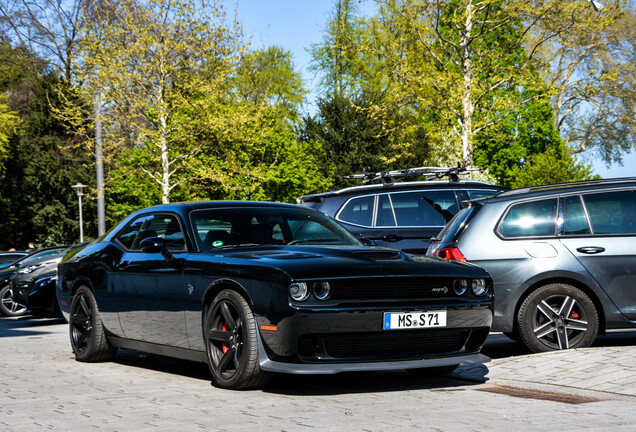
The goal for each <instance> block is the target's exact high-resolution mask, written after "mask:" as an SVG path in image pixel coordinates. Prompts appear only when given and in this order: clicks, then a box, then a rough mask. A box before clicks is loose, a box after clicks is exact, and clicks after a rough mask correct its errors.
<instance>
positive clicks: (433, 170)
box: [343, 164, 480, 185]
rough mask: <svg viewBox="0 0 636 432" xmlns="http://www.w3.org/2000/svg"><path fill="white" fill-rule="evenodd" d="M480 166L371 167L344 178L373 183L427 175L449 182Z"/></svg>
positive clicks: (388, 182) (391, 182)
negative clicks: (445, 178)
mask: <svg viewBox="0 0 636 432" xmlns="http://www.w3.org/2000/svg"><path fill="white" fill-rule="evenodd" d="M479 170H480V168H466V167H463V166H461V165H460V164H457V166H456V167H448V168H443V167H419V168H407V169H403V170H394V171H380V172H375V171H371V168H366V169H364V170H363V172H362V174H352V175H347V176H344V177H343V178H346V179H362V184H365V185H366V184H369V183H373V182H374V181H377V180H381V181H382V184H385V185H389V184H393V179H394V178H400V177H419V176H427V178H426V179H425V180H434V179H439V178H442V177H448V179H449V181H451V182H454V183H456V182H459V176H460V175H467V174H468V173H469V172H471V171H479Z"/></svg>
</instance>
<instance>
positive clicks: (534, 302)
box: [517, 284, 598, 352]
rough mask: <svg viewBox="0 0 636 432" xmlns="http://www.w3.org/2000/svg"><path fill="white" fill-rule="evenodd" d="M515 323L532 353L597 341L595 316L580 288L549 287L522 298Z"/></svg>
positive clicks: (565, 286)
mask: <svg viewBox="0 0 636 432" xmlns="http://www.w3.org/2000/svg"><path fill="white" fill-rule="evenodd" d="M517 324H518V328H519V334H520V336H521V340H522V341H523V343H524V344H525V345H526V346H527V347H528V348H529V349H530V350H531V351H533V352H545V351H554V350H561V349H569V348H583V347H588V346H590V345H591V344H592V343H593V342H594V339H596V334H597V333H598V313H597V311H596V307H595V306H594V303H593V302H592V300H591V299H590V298H589V297H588V296H587V295H586V294H585V293H584V292H583V291H581V290H580V289H578V288H575V287H573V286H571V285H567V284H550V285H545V286H542V287H541V288H538V289H536V290H535V291H533V292H532V293H531V294H530V295H529V296H528V297H527V298H526V299H525V301H524V302H523V304H522V305H521V308H520V309H519V314H518V315H517Z"/></svg>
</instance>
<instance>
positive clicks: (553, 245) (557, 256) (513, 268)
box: [428, 179, 636, 352]
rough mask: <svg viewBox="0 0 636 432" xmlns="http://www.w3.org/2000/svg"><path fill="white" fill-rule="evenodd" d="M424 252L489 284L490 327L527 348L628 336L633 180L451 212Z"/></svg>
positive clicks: (539, 190)
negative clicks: (470, 268)
mask: <svg viewBox="0 0 636 432" xmlns="http://www.w3.org/2000/svg"><path fill="white" fill-rule="evenodd" d="M439 237H440V240H439V241H437V242H435V243H433V245H432V246H431V249H429V252H428V253H429V254H430V255H432V256H440V257H444V258H449V259H456V260H468V261H469V262H472V263H474V264H477V265H479V266H481V267H483V268H484V269H486V270H487V271H488V272H489V273H490V274H491V276H492V278H493V281H494V284H495V316H494V321H493V328H492V329H493V331H502V332H505V333H507V334H508V335H510V336H511V337H512V338H515V339H518V340H522V341H523V342H524V343H525V344H526V345H527V346H528V348H530V349H531V350H532V351H536V352H539V351H548V350H556V349H566V348H577V347H585V346H589V345H590V344H591V343H592V342H593V341H594V339H595V338H596V335H597V333H612V332H623V331H636V179H614V180H599V181H590V182H578V183H569V184H561V185H550V186H541V187H532V188H527V189H520V190H513V191H510V192H506V193H503V194H501V195H498V196H496V197H494V198H488V199H484V200H478V201H474V202H472V203H471V204H470V206H469V207H468V208H466V209H464V210H462V211H461V212H459V213H458V214H457V215H456V216H455V218H454V219H453V221H452V222H451V223H450V224H449V225H448V226H447V227H446V228H445V229H444V231H442V233H441V234H440V236H439Z"/></svg>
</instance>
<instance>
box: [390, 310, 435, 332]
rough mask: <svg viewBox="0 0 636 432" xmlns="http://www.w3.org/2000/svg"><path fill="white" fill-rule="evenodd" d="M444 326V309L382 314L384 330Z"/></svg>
mask: <svg viewBox="0 0 636 432" xmlns="http://www.w3.org/2000/svg"><path fill="white" fill-rule="evenodd" d="M431 327H446V311H422V312H406V313H394V312H386V313H385V314H384V326H383V328H384V330H402V329H416V328H431Z"/></svg>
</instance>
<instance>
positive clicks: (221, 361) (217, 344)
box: [205, 290, 272, 390]
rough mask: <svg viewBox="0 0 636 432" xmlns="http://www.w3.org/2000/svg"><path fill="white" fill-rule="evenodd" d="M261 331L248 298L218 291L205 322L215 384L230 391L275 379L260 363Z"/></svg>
mask: <svg viewBox="0 0 636 432" xmlns="http://www.w3.org/2000/svg"><path fill="white" fill-rule="evenodd" d="M257 332H258V329H257V326H256V320H255V319H254V315H253V314H252V311H251V309H250V307H249V305H248V304H247V302H246V301H245V299H244V298H243V297H242V296H241V295H240V294H239V293H237V292H236V291H232V290H223V291H221V292H219V293H218V294H217V295H216V297H215V298H214V301H213V302H212V305H211V306H210V309H209V310H208V313H207V317H206V320H205V347H206V352H207V356H208V366H209V367H210V372H211V373H212V381H213V383H214V385H216V386H217V387H221V388H227V389H235V390H239V389H248V388H260V387H262V386H264V385H265V384H266V383H267V382H268V381H269V380H270V379H271V377H272V374H271V373H268V372H265V371H263V370H261V367H260V364H259V363H258V335H257Z"/></svg>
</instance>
